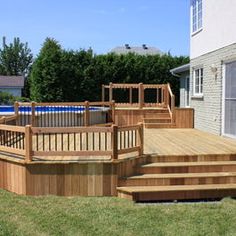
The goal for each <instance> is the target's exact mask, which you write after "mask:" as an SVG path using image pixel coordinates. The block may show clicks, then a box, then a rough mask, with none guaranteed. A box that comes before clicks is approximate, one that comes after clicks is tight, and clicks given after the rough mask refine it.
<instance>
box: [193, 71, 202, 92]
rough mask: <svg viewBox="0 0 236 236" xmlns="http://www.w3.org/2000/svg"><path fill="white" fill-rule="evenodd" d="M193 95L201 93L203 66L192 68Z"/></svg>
mask: <svg viewBox="0 0 236 236" xmlns="http://www.w3.org/2000/svg"><path fill="white" fill-rule="evenodd" d="M193 85H194V90H193V91H194V95H195V96H202V95H203V68H199V69H196V70H194V72H193Z"/></svg>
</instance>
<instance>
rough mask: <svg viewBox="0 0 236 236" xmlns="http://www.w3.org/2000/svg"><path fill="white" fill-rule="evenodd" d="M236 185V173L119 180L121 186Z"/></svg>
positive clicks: (184, 174)
mask: <svg viewBox="0 0 236 236" xmlns="http://www.w3.org/2000/svg"><path fill="white" fill-rule="evenodd" d="M228 183H236V172H210V173H178V174H144V175H137V176H131V177H126V178H121V179H119V186H122V187H125V186H170V185H193V184H195V185H196V184H228Z"/></svg>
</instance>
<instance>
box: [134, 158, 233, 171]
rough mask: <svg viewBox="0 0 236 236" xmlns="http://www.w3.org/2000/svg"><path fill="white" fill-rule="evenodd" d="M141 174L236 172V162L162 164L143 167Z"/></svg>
mask: <svg viewBox="0 0 236 236" xmlns="http://www.w3.org/2000/svg"><path fill="white" fill-rule="evenodd" d="M137 169H138V170H137V171H138V172H137V173H139V174H161V173H163V174H164V173H202V172H227V171H230V172H236V161H209V162H207V161H205V162H164V163H163V162H162V163H161V162H160V163H150V164H146V165H142V166H140V167H139V168H137Z"/></svg>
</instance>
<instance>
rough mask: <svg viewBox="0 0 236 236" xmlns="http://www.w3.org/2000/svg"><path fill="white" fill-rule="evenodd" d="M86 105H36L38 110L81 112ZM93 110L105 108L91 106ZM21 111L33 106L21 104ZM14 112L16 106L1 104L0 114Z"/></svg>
mask: <svg viewBox="0 0 236 236" xmlns="http://www.w3.org/2000/svg"><path fill="white" fill-rule="evenodd" d="M84 109H85V108H84V106H36V107H35V111H36V112H76V111H78V112H80V111H84ZM89 110H91V111H98V110H104V108H100V107H89ZM19 112H31V106H20V107H19ZM6 113H8V114H9V113H14V106H0V115H3V114H6Z"/></svg>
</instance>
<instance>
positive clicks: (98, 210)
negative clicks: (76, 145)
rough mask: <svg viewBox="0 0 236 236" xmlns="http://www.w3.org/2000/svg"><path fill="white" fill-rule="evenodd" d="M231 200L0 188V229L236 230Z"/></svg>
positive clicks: (39, 232)
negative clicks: (156, 200) (153, 200)
mask: <svg viewBox="0 0 236 236" xmlns="http://www.w3.org/2000/svg"><path fill="white" fill-rule="evenodd" d="M235 222H236V200H233V199H230V198H226V199H223V200H222V201H220V202H217V203H188V204H183V203H177V204H135V203H133V202H131V201H128V200H124V199H119V198H112V197H110V198H109V197H100V198H95V197H93V198H92V197H71V198H65V197H55V196H48V197H25V196H18V195H15V194H13V193H9V192H6V191H4V190H0V235H4V236H6V235H34V236H36V235H86V236H87V235H93V236H94V235H112V236H115V235H119V236H121V235H135V236H136V235H181V236H182V235H188V236H191V235H214V236H215V235H236V223H235Z"/></svg>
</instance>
